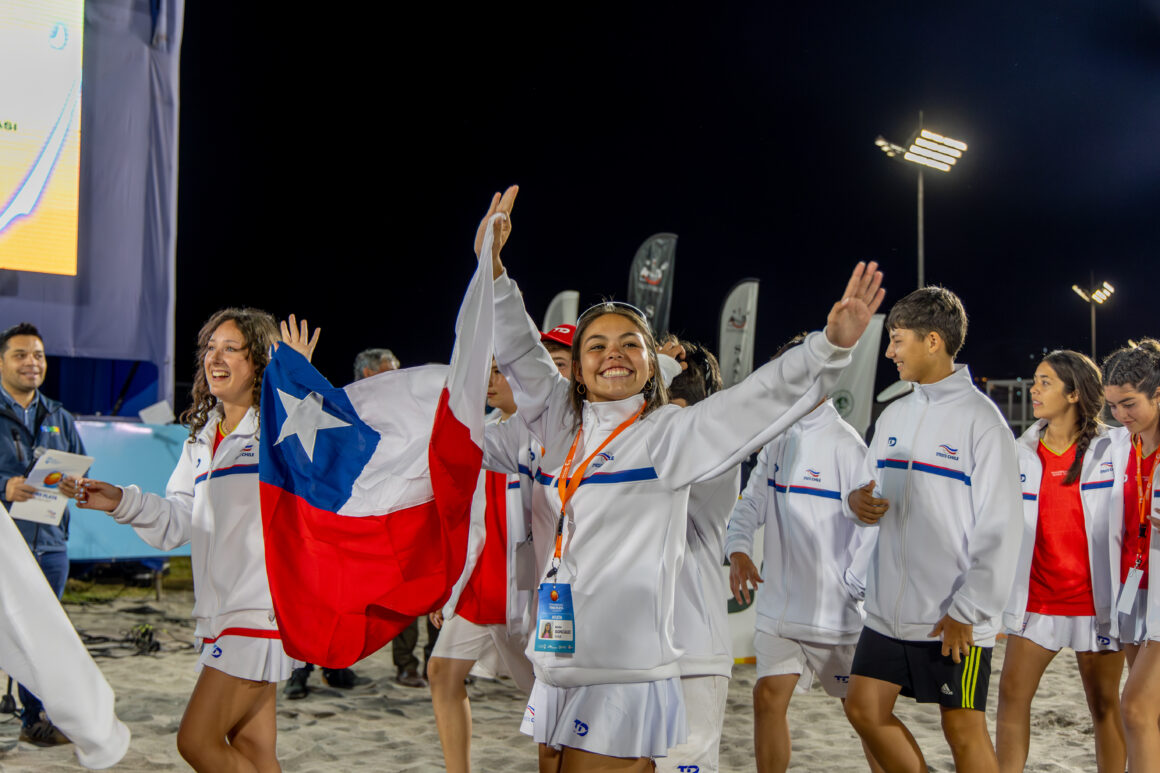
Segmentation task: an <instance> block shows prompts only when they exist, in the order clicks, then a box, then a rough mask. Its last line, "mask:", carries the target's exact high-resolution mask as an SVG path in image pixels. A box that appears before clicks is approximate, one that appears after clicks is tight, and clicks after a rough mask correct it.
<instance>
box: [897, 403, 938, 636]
mask: <svg viewBox="0 0 1160 773" xmlns="http://www.w3.org/2000/svg"><path fill="white" fill-rule="evenodd" d="M923 397H924V398H926V395H923ZM928 407H930V400H929V399H924V401H923V405H922V413H921V414H919V416H918V423H917V424H916V425H915V427H914V434H912V435H911V437H910V458H909V459H907V460H906V484H905V486H904V488H903V492H904V493H903V497H902V523H900V524H899V526H898V529H899V534H898V544H899V545H900V546H901V552H902V555H901V556H900V564H901V566H900V567H899V574H898V577H899V582H898V600H897V601H895V602H894V633H895V634H898V633H900V630H899V627H900V625H901V622H900V618H901V617H902V597H903V596H904V595H905V594H906V582H905V580H904V579H903V578H905V577H906V575H907V551H906V539H905V537H906V526H907V524H908V523H910V488H911V473H912V471H913V470H914V453H915V450H916V448H917V444H918V433H919V431H920V430H921V429H922V421H923V419H925V418H926V409H927V408H928Z"/></svg>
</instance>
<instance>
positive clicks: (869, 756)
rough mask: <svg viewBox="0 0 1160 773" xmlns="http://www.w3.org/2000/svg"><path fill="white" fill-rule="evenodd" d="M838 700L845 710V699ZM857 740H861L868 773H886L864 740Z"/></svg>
mask: <svg viewBox="0 0 1160 773" xmlns="http://www.w3.org/2000/svg"><path fill="white" fill-rule="evenodd" d="M838 700H840V701H841V702H842V710H843V711H845V710H846V699H845V698H839V699H838ZM858 740H859V741H861V742H862V754H863V755H865V757H866V764H867V765H869V766H870V773H886V771H885V770H884V769H883V768H882V766H881V765H879V764H878V760H876V759H874V754H873V753H872V752H871V751H870V747H869V746H867V745H866V741H864V740H863V739H861V738H859V739H858Z"/></svg>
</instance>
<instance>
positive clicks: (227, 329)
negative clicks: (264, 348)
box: [203, 319, 254, 406]
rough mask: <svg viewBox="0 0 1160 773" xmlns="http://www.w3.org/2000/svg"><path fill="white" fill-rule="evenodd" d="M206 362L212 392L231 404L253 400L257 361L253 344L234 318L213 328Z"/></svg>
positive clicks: (247, 402)
mask: <svg viewBox="0 0 1160 773" xmlns="http://www.w3.org/2000/svg"><path fill="white" fill-rule="evenodd" d="M203 362H204V365H205V380H206V383H207V384H209V391H210V394H212V395H213V396H214V397H216V398H217V399H218V400H220V401H221V402H223V403H227V404H230V405H245V406H250V405H252V404H253V401H254V396H253V390H254V364H253V362H252V361H251V360H250V347H249V345H248V344H247V342H246V337H245V335H243V334H242V331H241V329H240V328H239V327H238V325H237V323H235V322H234V321H233V320H232V319H227V320H226V321H225V322H223V323H221V324H220V325H218V326H217V329H216V330H214V331H213V334H212V335H211V336H210V337H209V343H208V344H207V345H206V350H205V357H204V359H203Z"/></svg>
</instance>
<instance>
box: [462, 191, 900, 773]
mask: <svg viewBox="0 0 1160 773" xmlns="http://www.w3.org/2000/svg"><path fill="white" fill-rule="evenodd" d="M515 194H516V189H515V188H514V187H513V188H511V189H509V190H508V191H507V193H505V194H504V196H503V197H502V198H501V197H500V194H498V193H497V194H496V195H495V196H494V197H493V199H492V203H491V208H490V210H489V212H488V214H487V217H486V218H485V223H488V224H490V225H491V227H493V228H494V229H495V238H494V240H493V249H492V268H493V276H494V277H495V304H496V320H495V324H496V330H495V343H496V352H495V356H496V360H497V362H498V364H499V368H500V370H501V371H502V372H503V373H504V375H505V376H507V378H508V380H509V381H510V382H511V384H512V386H513V389H514V391H515V396H516V403H517V405H518V408H519V415H520V416H521V417H522V418H523V420H524V421H525V422H526V423H527V424H528V426H529V428H530V430H531V432H532V434H533V436H535V437H536V438H538V439H539V440H540V441H541V442H542V443H543V445H544V453H543V456H542V458H541V459H540V460H539V469H538V470H535V471H534V474H535V480H536V484H535V489H534V491H533V494H532V508H533V523H532V529H533V533H534V535H535V544H536V545H537V549H538V550H542V551H543V552H541V553H540V555H539V556H538V560H539V563H540V566H539V567H538V569H539V577H540V585H539V603H538V608H537V620H536V626H535V629H534V630H535V631H536V636H535V638H534V639H533V640H532V641H531V642H529V645H528V655H529V657H530V658H531V659H532V661H533V664H534V667H535V674H536V683H535V686H534V687H533V689H532V694H531V696H530V698H529V700H528V708H527V711H526V712H525V715H524V723H523V728H522V729H523V731H524V732H525V733H527V734H529V735H532V736H533V737H534V738H535V739H536V741H537V742H539V744H540V769H541V770H542V771H558V770H564V769H566V770H569V771H585V770H596V769H599V770H624V771H645V770H650V769H652V761H651V760H652V758H654V757H663V756H665V755H666V754H667V753H668V750H669V748H670V747H672V746H676V745H677V744H679V743H681V742H683V741H684V740H685V735H686V723H685V711H684V704H683V700H682V696H681V688H680V667H679V665H678V662H677V660H678V649H677V647H676V646H675V644H674V640H673V634H674V625H673V604H674V593H675V586H676V581H677V574H678V567H679V566H680V563H681V559H682V554H683V551H684V549H685V531H686V520H687V517H688V497H689V486H690V485H691V484H692V483H694V482H697V481H699V480H706V479H708V478H710V477H713V476H715V475H719V474H720V473H721V472H723V471H724V470H726V469H728V468H729V467H731V466H733V465H735V464H737V463H738V462H739V461H741V460H742V459H743V458H744V457H745V456H746V455H748V453H750V452H751V451H752V450H754V449H756V448H758V447H760V446H762V445H764V444H765V443H766V442H768V441H769V440H770V439H771V438H772V437H774V436H775V435H776V434H778V433H780V432H782V431H784V430H785V429H786V428H787V427H788V426H790V425H791V424H793V423H794V422H795V421H797V420H798V419H799V418H800V417H801V416H803V415H805V414H806V413H807V412H808V411H809V410H810V409H811V408H812V407H813V406H814V405H815V404H816V403H817V402H818V400H820V399H821V396H822V395H823V394H825V393H826V391H827V389H829V388H830V386H832V384H833V382H834V380H835V379H836V378H837V375H838V373H839V372H840V370H841V368H842V367H844V366H845V365H846V364H847V363H848V362H849V351H850V348H851V347H853V346H854V344H855V343H857V341H858V338H859V336H860V335H861V334H862V331H863V330H864V329H865V328H866V325H867V323H868V322H869V319H870V316H871V315H872V314H873V313H874V311H875V310H876V309H877V308H878V306H879V305H880V304H881V302H882V297H883V295H884V291H883V290H882V289H880V285H881V281H882V274H881V273H880V272H878V271H876V268H877V266H876V264H874V263H871V264H870V265H869V266H867V265H865V264H862V263H859V264H858V265H857V267H856V268H855V269H854V272H853V274H852V275H851V277H850V280H849V282H848V284H847V286H846V291H845V293H844V295H843V298H842V300H841V301H839V302H838V303H836V304H834V306H833V308H832V309H831V310H830V313H829V317H828V319H827V326H826V330H825V332H823V333H815V334H813V335H811V336H810V337H809V338H808V339H807V340H806V343H805V345H803V346H801V347H798V348H797V349H796V350H794V351H793V352H791V353H789V354H787V355H786V356H784V357H782V358H780V359H778V360H776V361H774V362H771V363H769V364H767V365H766V366H764V367H762V368H760V369H758V370H757V371H755V372H754V373H753V374H752V375H751V376H750V377H749V378H747V379H746V380H745V381H743V382H742V383H740V384H738V385H736V386H735V387H733V388H731V389H727V390H724V391H722V392H720V393H718V394H716V395H713V396H712V397H710V398H708V399H706V400H704V401H703V402H701V403H698V404H697V405H694V406H691V407H689V408H685V409H681V410H677V409H676V408H671V407H666V403H667V397H666V389H665V386H664V384H663V382H662V380H661V379H660V376H659V367H658V360H657V344H656V341H655V339H654V337H653V333H652V331H651V330H650V329H649V325H648V322H647V321H646V319H645V317H644V316H643V315H642V314H641V313H640V312H639V311H638V310H637V309H635V308H633V307H631V306H628V305H626V304H621V303H602V304H598V305H597V306H595V307H593V308H591V309H589V310H588V311H586V312H585V313H584V314H582V315H581V316H580V319H579V320H578V322H577V329H576V333H575V335H574V338H573V349H572V354H573V371H572V378H571V379H564V378H562V377H561V376H560V374H559V372H558V371H557V370H556V368H555V366H554V365H553V363H552V361H551V358H550V357H549V356H548V353H547V352H546V351H545V350H544V348H543V346H542V345H541V343H540V338H539V333H538V331H537V330H536V326H535V325H534V323H532V321H531V320H530V319H529V318H528V317H527V314H526V313H525V311H524V309H523V302H522V300H521V297H520V294H519V291H518V289H517V287H516V285H515V283H514V282H512V281H511V279H510V278H509V277H508V276H507V274H506V273H505V271H504V266H503V263H502V261H501V260H500V249H501V248H502V245H503V243H504V241H506V238H507V236H508V233H509V229H510V219H509V218H508V215H510V212H511V205H512V203H513V202H514V198H515ZM497 212H498V213H501V214H502V216H501V217H498V218H494V217H493V215H495V214H496V213H497ZM481 227H484V226H482V225H481ZM478 244H479V240H478V239H477V245H478ZM541 546H551V547H552V550H551V552H550V554H549V553H548V551H547V550H544V549H543V547H541ZM549 624H550V625H549ZM545 628H547V629H548V633H549V634H550V636H551V638H548V637H546V636H544V635H543V632H544V629H545Z"/></svg>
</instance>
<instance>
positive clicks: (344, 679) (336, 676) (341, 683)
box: [322, 668, 354, 690]
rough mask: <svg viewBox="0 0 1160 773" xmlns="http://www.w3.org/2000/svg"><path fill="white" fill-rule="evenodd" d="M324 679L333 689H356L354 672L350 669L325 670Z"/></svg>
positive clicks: (323, 671)
mask: <svg viewBox="0 0 1160 773" xmlns="http://www.w3.org/2000/svg"><path fill="white" fill-rule="evenodd" d="M322 679H323V681H325V682H326V683H327V684H328V685H330V686H331V687H341V688H342V689H344V690H348V689H350V688H351V687H354V671H351V670H350V669H349V668H324V669H322Z"/></svg>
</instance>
